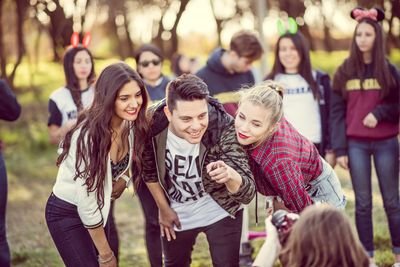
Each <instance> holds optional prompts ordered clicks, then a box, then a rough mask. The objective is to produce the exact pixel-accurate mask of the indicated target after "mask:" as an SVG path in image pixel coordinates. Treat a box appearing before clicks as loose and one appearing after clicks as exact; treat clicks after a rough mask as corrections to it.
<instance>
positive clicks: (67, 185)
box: [53, 130, 133, 228]
mask: <svg viewBox="0 0 400 267" xmlns="http://www.w3.org/2000/svg"><path fill="white" fill-rule="evenodd" d="M79 134H80V130H77V131H76V132H74V134H73V135H72V138H71V147H70V149H69V153H68V156H67V157H66V158H65V159H64V161H63V162H62V163H61V164H60V167H59V169H58V174H57V180H56V183H55V185H54V187H53V193H54V194H55V195H56V196H57V197H58V198H60V199H62V200H64V201H66V202H68V203H71V204H73V205H75V206H77V209H78V214H79V217H80V218H81V220H82V223H83V225H84V226H85V227H86V228H96V227H98V226H100V225H101V224H103V226H105V225H106V222H107V218H108V214H109V212H110V205H111V192H112V174H111V159H110V155H108V159H107V177H106V179H105V181H104V206H103V208H102V209H101V210H100V209H99V206H98V203H97V197H96V192H89V193H88V192H87V186H86V185H85V184H84V181H83V179H82V178H77V179H76V180H74V176H75V161H76V146H77V140H78V136H79ZM128 139H129V149H130V151H133V131H131V132H130V134H129V138H128ZM131 164H132V157H129V163H128V166H127V168H126V169H125V171H124V172H123V173H125V172H126V170H128V171H129V176H130V177H131V176H132V175H131V168H130V166H131ZM123 173H121V175H122V174H123ZM121 175H120V176H119V177H116V179H117V180H118V179H119V178H122V177H121ZM130 182H131V181H129V183H130Z"/></svg>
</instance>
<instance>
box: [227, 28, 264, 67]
mask: <svg viewBox="0 0 400 267" xmlns="http://www.w3.org/2000/svg"><path fill="white" fill-rule="evenodd" d="M229 48H230V50H231V51H235V52H236V53H237V54H238V56H239V57H246V58H249V59H250V60H251V61H254V60H257V59H259V58H260V57H261V55H262V53H264V48H263V46H262V43H261V41H260V39H259V38H258V37H257V35H256V34H255V33H254V32H252V31H246V30H243V31H239V32H237V33H235V34H234V35H233V36H232V39H231V42H230V45H229Z"/></svg>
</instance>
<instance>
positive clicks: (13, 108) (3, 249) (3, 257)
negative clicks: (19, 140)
mask: <svg viewBox="0 0 400 267" xmlns="http://www.w3.org/2000/svg"><path fill="white" fill-rule="evenodd" d="M20 114H21V107H20V105H19V104H18V102H17V99H16V97H15V95H14V93H13V91H12V90H11V89H10V87H9V86H8V85H7V84H6V83H5V82H4V81H3V80H0V119H1V120H5V121H15V120H16V119H18V117H19V115H20ZM2 148H3V144H2V142H1V140H0V266H2V267H3V266H4V267H9V266H10V261H11V258H10V249H9V247H8V242H7V234H6V206H7V192H8V190H7V171H6V165H5V163H4V159H3V154H2Z"/></svg>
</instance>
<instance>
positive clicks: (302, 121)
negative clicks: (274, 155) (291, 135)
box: [274, 74, 322, 144]
mask: <svg viewBox="0 0 400 267" xmlns="http://www.w3.org/2000/svg"><path fill="white" fill-rule="evenodd" d="M274 80H275V81H277V82H279V83H281V84H282V85H283V86H284V88H285V91H284V96H283V112H284V115H285V118H286V120H287V121H289V122H290V123H291V124H292V125H293V126H294V128H295V129H296V130H297V131H299V133H301V134H302V135H303V136H305V137H306V138H307V139H308V140H310V141H311V142H313V143H316V144H317V143H321V140H322V129H321V114H320V110H319V103H318V101H317V100H316V99H314V95H313V93H312V90H311V88H310V86H309V84H308V83H307V81H306V80H305V79H304V78H303V77H302V76H301V75H300V74H277V75H276V76H275V78H274Z"/></svg>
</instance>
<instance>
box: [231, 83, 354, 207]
mask: <svg viewBox="0 0 400 267" xmlns="http://www.w3.org/2000/svg"><path fill="white" fill-rule="evenodd" d="M282 91H283V88H282V87H281V85H280V84H278V83H276V82H274V81H271V80H267V81H265V82H263V83H260V84H258V85H255V86H253V87H251V88H249V89H243V90H242V91H241V98H240V102H239V109H238V112H237V115H236V118H235V128H236V135H237V138H238V141H239V143H240V144H242V145H244V146H245V147H246V149H247V152H248V154H249V156H250V159H251V165H252V171H253V174H254V178H255V181H256V185H257V191H258V192H260V193H261V194H263V195H265V196H279V197H280V198H281V199H282V201H283V204H284V205H283V206H284V207H285V208H286V209H288V210H290V211H293V212H296V213H299V212H301V211H302V210H303V209H304V208H305V207H307V206H309V205H311V204H312V203H314V202H327V203H329V204H331V205H333V206H334V207H337V208H344V207H345V204H346V198H345V196H344V195H343V192H342V188H341V185H340V181H339V179H338V177H337V176H336V174H335V172H334V171H333V169H332V167H331V166H330V165H329V164H328V163H327V162H326V161H325V160H324V159H323V158H322V157H321V156H320V155H319V153H318V150H317V148H316V147H315V145H314V144H313V143H312V142H311V141H310V140H308V139H307V138H305V137H304V136H302V135H301V134H300V133H299V132H298V131H297V130H296V129H295V128H294V127H293V126H292V125H291V124H290V123H289V122H288V121H287V120H286V119H285V118H284V117H283V101H282V98H283V97H282Z"/></svg>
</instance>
